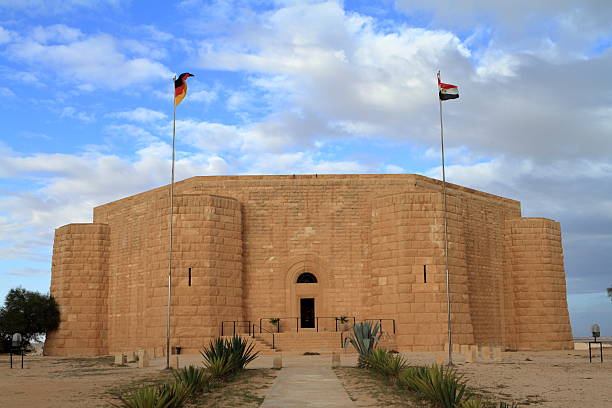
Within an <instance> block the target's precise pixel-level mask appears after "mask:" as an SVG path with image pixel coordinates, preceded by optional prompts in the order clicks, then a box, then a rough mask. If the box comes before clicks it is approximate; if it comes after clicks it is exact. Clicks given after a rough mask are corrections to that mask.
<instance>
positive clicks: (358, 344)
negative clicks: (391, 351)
mask: <svg viewBox="0 0 612 408" xmlns="http://www.w3.org/2000/svg"><path fill="white" fill-rule="evenodd" d="M381 336H382V331H381V330H380V324H379V323H376V324H375V325H372V323H370V322H359V323H357V324H356V325H354V326H353V329H352V331H351V332H350V334H349V337H348V338H346V339H345V341H344V348H347V347H348V345H349V343H350V344H352V345H353V347H354V348H355V350H357V352H358V353H359V359H358V361H357V366H358V367H362V368H363V367H366V366H367V363H366V361H365V359H366V357H368V356H369V355H370V354H371V353H372V351H373V350H374V349H375V348H376V346H377V345H378V342H379V341H380V337H381Z"/></svg>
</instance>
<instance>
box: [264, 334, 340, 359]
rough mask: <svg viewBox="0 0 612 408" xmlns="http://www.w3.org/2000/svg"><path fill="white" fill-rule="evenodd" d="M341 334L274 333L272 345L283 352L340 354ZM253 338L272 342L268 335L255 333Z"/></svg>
mask: <svg viewBox="0 0 612 408" xmlns="http://www.w3.org/2000/svg"><path fill="white" fill-rule="evenodd" d="M346 335H347V334H346V333H344V334H342V333H341V332H318V333H317V332H314V331H302V330H300V331H299V332H293V333H275V334H274V345H275V348H276V349H277V350H280V351H283V352H300V353H304V352H313V353H332V352H337V353H342V352H344V349H343V347H342V340H341V336H344V337H345V336H346ZM255 338H257V339H258V340H259V339H261V340H265V341H266V342H267V343H268V344H271V342H272V335H271V334H269V333H261V334H259V333H256V334H255Z"/></svg>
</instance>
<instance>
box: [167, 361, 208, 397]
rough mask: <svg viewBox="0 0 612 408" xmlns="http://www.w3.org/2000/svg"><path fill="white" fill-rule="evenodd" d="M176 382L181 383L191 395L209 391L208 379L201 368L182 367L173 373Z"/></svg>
mask: <svg viewBox="0 0 612 408" xmlns="http://www.w3.org/2000/svg"><path fill="white" fill-rule="evenodd" d="M174 378H175V380H176V382H180V383H183V384H185V385H186V386H187V388H188V389H189V392H190V393H191V394H199V393H202V392H204V391H208V390H209V389H210V378H209V376H208V374H207V373H206V370H205V369H203V368H199V367H195V366H187V367H183V368H181V369H179V370H177V371H175V372H174Z"/></svg>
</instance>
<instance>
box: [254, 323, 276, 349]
mask: <svg viewBox="0 0 612 408" xmlns="http://www.w3.org/2000/svg"><path fill="white" fill-rule="evenodd" d="M260 324H261V322H260ZM256 327H257V325H255V324H253V327H252V328H253V331H252V333H253V335H252V337H253V338H255V328H256ZM262 330H263V331H265V332H266V333H269V334H271V335H272V350H274V349H275V348H276V344H275V341H274V332H273V331H269V330H266V329H265V328H262V327H261V326H260V327H259V334H263V333H262Z"/></svg>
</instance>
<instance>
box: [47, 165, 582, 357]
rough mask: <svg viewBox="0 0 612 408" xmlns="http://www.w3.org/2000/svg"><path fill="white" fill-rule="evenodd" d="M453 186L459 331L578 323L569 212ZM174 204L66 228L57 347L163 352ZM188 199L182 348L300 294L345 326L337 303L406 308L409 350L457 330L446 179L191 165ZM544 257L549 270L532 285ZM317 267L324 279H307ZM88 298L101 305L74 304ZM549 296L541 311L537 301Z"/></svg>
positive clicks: (116, 209) (118, 210)
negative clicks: (205, 172) (572, 304)
mask: <svg viewBox="0 0 612 408" xmlns="http://www.w3.org/2000/svg"><path fill="white" fill-rule="evenodd" d="M447 193H448V232H449V272H450V291H451V303H452V317H453V320H452V323H453V333H454V338H453V343H454V344H482V345H498V346H503V347H508V348H517V347H519V346H520V347H527V346H525V344H529V347H547V346H545V345H544V343H541V344H536V343H534V342H536V340H535V338H536V337H537V336H535V335H538V334H539V333H540V332H538V331H537V330H540V329H537V328H536V327H535V322H536V321H537V322H539V323H543V324H545V325H550V326H549V328H551V329H552V332H554V333H557V334H560V335H561V336H562V339H566V337H567V336H568V333H570V336H571V329H570V328H569V321H568V320H567V319H566V317H567V305H566V303H564V302H565V292H564V291H565V286H564V284H565V280H564V276H563V259H562V256H560V255H559V254H560V253H561V246H560V235H559V230H558V224H555V223H554V222H552V221H546V222H547V223H552V224H550V225H549V224H547V223H544V224H545V227H542V226H541V225H540V224H538V223H541V222H543V221H533V222H535V223H536V224H538V226H531V224H532V221H531V220H525V219H521V218H520V203H518V202H517V201H513V200H509V199H505V198H502V197H497V196H493V195H491V194H487V193H483V192H479V191H475V190H471V189H468V188H464V187H461V186H456V185H450V184H449V185H448V188H447ZM169 204H170V202H169V187H168V186H164V187H160V188H158V189H154V190H151V191H147V192H144V193H141V194H137V195H134V196H131V197H127V198H125V199H121V200H118V201H115V202H112V203H108V204H105V205H102V206H100V207H97V208H95V209H94V224H86V225H84V226H81V225H69V226H66V227H62V228H60V229H58V230H57V233H56V242H55V249H54V261H53V262H54V264H53V274H52V293H54V294H57V296H58V301H59V303H60V306H61V308H62V310H64V312H63V314H62V315H63V317H62V319H63V320H62V326H61V329H60V330H59V331H58V332H56V333H55V334H51V335H50V336H49V341H48V345H47V349H46V351H47V352H48V353H50V354H62V353H63V354H65V355H67V354H70V355H77V354H87V353H89V354H105V353H115V352H125V351H133V350H138V349H146V350H147V351H148V353H149V354H150V355H151V356H152V357H156V356H161V355H164V353H165V340H166V311H167V296H168V291H167V285H168V277H167V276H168V248H169V231H168V226H169V213H170V205H169ZM174 205H175V211H174V234H173V236H174V252H173V258H174V261H173V303H172V327H171V338H172V340H171V346H172V347H175V346H181V347H183V348H184V349H185V351H186V352H196V351H197V350H198V349H199V348H200V347H201V346H202V345H204V344H205V343H206V342H207V341H208V340H209V339H210V338H212V337H213V336H216V335H218V334H219V333H220V325H221V321H223V320H250V321H251V323H255V324H257V323H258V322H259V319H260V318H264V319H265V318H269V317H285V318H295V317H297V316H299V313H300V307H299V305H300V299H302V298H314V299H315V310H316V315H317V316H319V317H322V320H320V323H321V326H320V328H321V329H322V330H323V331H325V330H334V329H335V318H334V317H335V316H342V315H348V316H355V317H356V319H357V321H359V320H363V319H366V318H369V319H379V318H393V319H396V323H397V325H396V328H397V343H398V349H399V350H403V351H408V350H423V351H424V350H442V349H443V347H444V344H445V343H446V342H447V331H446V327H447V320H446V316H447V314H446V311H447V308H446V307H447V306H446V288H445V271H444V206H443V201H442V183H441V182H439V181H437V180H433V179H429V178H427V177H423V176H418V175H324V176H321V175H305V176H219V177H193V178H191V179H188V180H184V181H181V182H178V183H177V184H176V186H175V202H174ZM509 220H510V221H509ZM524 223H526V224H524ZM553 224H554V225H556V227H555V228H556V229H555V228H553V227H551V225H553ZM527 226H529V227H527ZM525 228H528V230H525ZM525 231H528V232H525ZM527 244H529V245H531V246H529V245H527ZM91 248H95V249H91ZM551 254H552V255H551ZM555 254H556V255H555ZM536 264H537V266H536V268H535V269H534V265H536ZM190 268H191V286H189V269H190ZM424 268H425V270H424ZM533 271H538V272H537V273H538V274H539V277H538V279H540V281H538V283H537V284H536V285H535V286H529V287H526V286H525V285H526V283H525V282H526V279H527V277H529V278H532V274H533V273H535V272H533ZM303 272H309V273H312V274H314V275H315V276H316V277H317V279H318V283H316V284H297V282H296V279H297V276H299V275H300V274H301V273H303ZM424 272H425V273H426V275H427V282H425V281H424ZM74 277H78V278H77V281H78V280H79V279H81V280H85V277H87V279H88V280H87V282H88V283H91V285H92V286H91V287H89V286H88V287H87V290H88V291H93V292H95V294H92V293H93V292H86V293H87V295H92V296H93V297H92V298H93V299H94V302H93V303H94V305H95V307H93V306H94V305H90V303H91V302H90V300H89V299H87V300H84V299H81V298H80V297H82V289H79V291H80V292H76V291H72V282H73V280H74ZM90 277H91V279H89V278H90ZM90 280H91V282H90ZM80 284H82V283H80ZM96 285H98V286H96ZM521 285H523V286H521ZM517 288H520V289H517ZM96 291H97V292H96ZM530 291H531V292H533V293H532V294H528V293H530ZM536 292H537V293H536ZM529 296H531V297H529ZM530 302H532V303H530ZM79 303H83V306H92V308H89V309H87V313H85V312H83V311H78V312H74V311H73V310H76V309H74V306H75V305H77V304H79ZM86 303H87V305H86ZM542 306H543V307H545V308H546V309H545V310H544V309H542V310H541V312H542V314H541V317H542V319H539V320H538V317H537V316H535V315H533V314H532V313H534V312H533V311H532V308H534V307H535V308H541V307H542ZM94 310H95V311H96V312H95V313H99V318H97V317H94V312H93V311H94ZM564 313H565V314H564ZM77 315H79V316H80V317H78V320H75V319H77V317H75V316H77ZM64 316H65V317H64ZM564 316H565V317H564ZM86 319H93V320H95V322H93V323H92V322H85V320H86ZM93 320H92V321H93ZM73 322H82V323H83V324H79V325H74V324H73ZM295 324H296V320H295V319H293V320H292V319H287V320H286V321H284V322H283V325H282V329H283V330H286V331H291V330H295ZM85 326H87V327H85ZM74 327H78V330H77V332H78V333H76V334H74V333H75V332H74V330H72V328H74ZM555 327H556V328H555ZM67 330H70V331H67ZM82 330H84V332H83V333H81V331H82ZM242 330H243V331H246V326H245V327H244V328H242ZM555 330H556V331H555ZM94 331H95V332H96V333H97V334H96V335H95V336H94V334H93V333H94ZM532 335H533V336H532ZM62 336H63V337H62ZM563 336H565V337H563ZM92 337H95V340H93V339H92ZM67 340H70V342H67ZM83 344H87V346H86V347H85V346H83ZM551 344H552V346H550V345H549V346H548V347H549V348H555V347H556V348H558V347H565V345H566V344H568V343H567V342H566V340H561V342H553V343H551ZM60 345H61V346H60ZM96 347H97V348H96Z"/></svg>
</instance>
